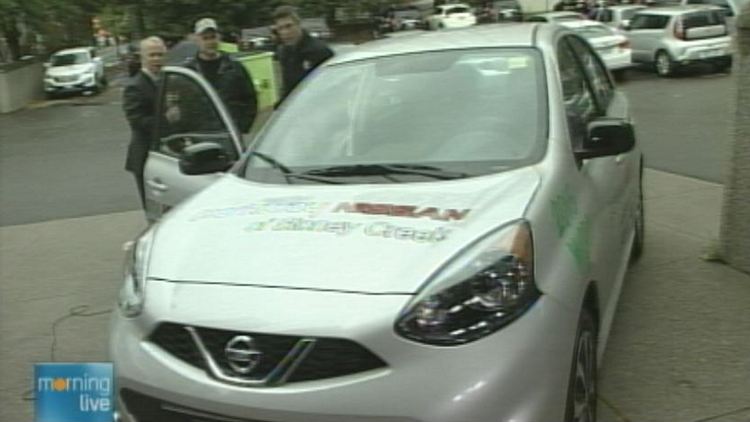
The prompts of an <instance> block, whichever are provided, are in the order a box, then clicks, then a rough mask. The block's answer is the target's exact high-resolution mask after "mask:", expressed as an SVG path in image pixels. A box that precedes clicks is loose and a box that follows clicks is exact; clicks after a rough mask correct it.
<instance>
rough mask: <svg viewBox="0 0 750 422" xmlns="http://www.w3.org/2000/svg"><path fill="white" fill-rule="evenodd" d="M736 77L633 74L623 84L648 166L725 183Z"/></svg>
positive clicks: (702, 73) (706, 71)
mask: <svg viewBox="0 0 750 422" xmlns="http://www.w3.org/2000/svg"><path fill="white" fill-rule="evenodd" d="M733 86H734V77H732V76H731V75H727V74H715V73H712V72H711V71H710V69H703V68H698V69H694V70H693V71H691V72H686V73H685V74H684V75H680V76H678V77H675V78H671V79H662V78H659V77H657V76H656V75H655V74H653V73H652V72H647V71H644V70H640V69H639V70H637V71H632V72H630V76H629V79H628V80H627V81H626V82H625V83H623V84H622V87H623V88H624V89H625V92H627V94H628V98H629V99H630V103H631V105H632V107H633V114H634V115H635V118H636V119H637V124H638V134H639V139H640V140H641V145H642V146H643V149H644V150H645V152H646V160H647V161H646V165H647V166H648V167H651V168H655V169H658V170H664V171H668V172H671V173H677V174H682V175H685V176H692V177H696V178H699V179H703V180H708V181H711V182H717V183H724V177H725V174H724V171H725V170H726V168H727V162H728V161H729V153H730V145H731V124H732V121H733V118H734V110H735V105H734V101H735V98H734V96H733V92H734V91H733Z"/></svg>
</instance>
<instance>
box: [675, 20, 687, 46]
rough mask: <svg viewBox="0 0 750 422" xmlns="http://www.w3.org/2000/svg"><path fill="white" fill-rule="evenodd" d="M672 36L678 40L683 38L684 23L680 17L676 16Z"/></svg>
mask: <svg viewBox="0 0 750 422" xmlns="http://www.w3.org/2000/svg"><path fill="white" fill-rule="evenodd" d="M674 36H675V38H677V39H679V40H683V41H684V40H685V25H684V24H683V22H682V18H678V19H677V22H675V24H674Z"/></svg>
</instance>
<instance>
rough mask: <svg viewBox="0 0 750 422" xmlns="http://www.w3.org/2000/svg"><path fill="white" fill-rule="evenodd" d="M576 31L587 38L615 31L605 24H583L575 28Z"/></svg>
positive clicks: (609, 34) (603, 35) (602, 35)
mask: <svg viewBox="0 0 750 422" xmlns="http://www.w3.org/2000/svg"><path fill="white" fill-rule="evenodd" d="M574 31H575V32H576V33H577V34H579V35H581V36H582V37H584V38H587V39H590V38H599V37H609V36H611V35H614V32H612V30H611V29H609V28H607V27H605V26H583V27H579V28H575V29H574Z"/></svg>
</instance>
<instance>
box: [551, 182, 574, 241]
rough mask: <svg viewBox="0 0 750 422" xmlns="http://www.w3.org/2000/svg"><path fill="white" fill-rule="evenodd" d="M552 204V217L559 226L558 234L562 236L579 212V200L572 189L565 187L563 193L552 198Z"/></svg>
mask: <svg viewBox="0 0 750 422" xmlns="http://www.w3.org/2000/svg"><path fill="white" fill-rule="evenodd" d="M550 205H551V207H550V209H551V210H552V218H553V219H554V220H555V225H556V226H557V234H558V235H559V236H560V237H562V236H563V234H565V231H566V230H568V227H570V224H571V223H572V222H573V220H574V219H575V217H576V215H577V214H578V202H576V198H575V196H574V195H573V194H572V193H571V192H570V190H569V189H565V191H564V192H563V193H561V194H559V195H557V196H556V197H554V198H553V199H552V201H551V204H550Z"/></svg>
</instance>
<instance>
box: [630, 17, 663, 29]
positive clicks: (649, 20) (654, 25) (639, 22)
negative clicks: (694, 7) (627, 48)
mask: <svg viewBox="0 0 750 422" xmlns="http://www.w3.org/2000/svg"><path fill="white" fill-rule="evenodd" d="M667 23H669V16H661V15H646V14H638V15H635V17H633V21H632V22H631V25H630V28H631V30H637V29H664V28H666V27H667Z"/></svg>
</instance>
